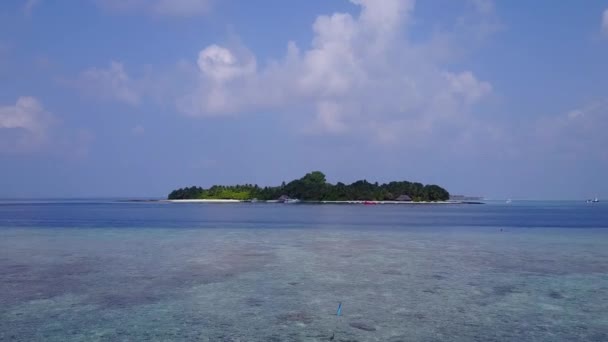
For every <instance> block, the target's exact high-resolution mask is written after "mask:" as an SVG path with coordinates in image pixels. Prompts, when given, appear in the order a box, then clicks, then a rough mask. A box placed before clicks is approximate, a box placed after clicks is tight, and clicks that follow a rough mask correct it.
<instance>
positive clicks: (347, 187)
mask: <svg viewBox="0 0 608 342" xmlns="http://www.w3.org/2000/svg"><path fill="white" fill-rule="evenodd" d="M167 198H168V199H169V200H217V201H239V202H242V201H271V202H287V203H289V202H290V201H303V202H349V201H369V202H380V201H389V202H445V201H448V200H449V199H450V193H449V192H448V191H447V190H445V189H444V188H442V187H440V186H438V185H434V184H430V185H424V184H422V183H417V182H408V181H394V182H389V183H385V184H378V182H375V183H370V182H368V181H367V180H359V181H356V182H354V183H351V184H344V183H341V182H338V183H336V184H331V183H328V182H327V180H326V178H325V174H323V172H321V171H313V172H310V173H307V174H306V175H305V176H304V177H302V178H300V179H296V180H293V181H291V182H289V183H285V182H283V183H282V184H281V185H280V186H270V187H269V186H266V187H260V186H258V185H254V184H244V185H229V186H226V185H214V186H212V187H210V188H208V189H203V188H201V187H197V186H191V187H186V188H181V189H177V190H173V191H172V192H171V193H170V194H169V196H168V197H167Z"/></svg>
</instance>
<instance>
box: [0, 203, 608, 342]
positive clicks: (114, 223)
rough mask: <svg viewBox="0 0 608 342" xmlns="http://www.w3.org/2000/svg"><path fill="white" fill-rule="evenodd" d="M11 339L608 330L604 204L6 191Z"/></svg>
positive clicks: (0, 232)
mask: <svg viewBox="0 0 608 342" xmlns="http://www.w3.org/2000/svg"><path fill="white" fill-rule="evenodd" d="M339 303H342V310H341V315H339V316H338V315H336V309H337V307H338V304H339ZM0 341H393V342H396V341H603V342H605V341H608V203H605V202H600V203H595V204H588V203H584V202H582V201H548V202H541V201H513V202H512V203H510V204H506V203H505V202H500V201H496V202H488V203H486V204H481V205H473V204H469V205H423V204H420V205H419V204H416V205H375V206H364V205H310V204H296V205H284V204H251V203H249V204H248V203H243V204H198V203H196V204H183V203H179V204H178V203H167V202H125V201H120V200H36V201H17V200H2V201H0Z"/></svg>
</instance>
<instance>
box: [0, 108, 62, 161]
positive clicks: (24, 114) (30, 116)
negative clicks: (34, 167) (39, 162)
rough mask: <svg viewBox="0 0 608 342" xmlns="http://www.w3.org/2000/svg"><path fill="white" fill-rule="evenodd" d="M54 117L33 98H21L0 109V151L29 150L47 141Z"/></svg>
mask: <svg viewBox="0 0 608 342" xmlns="http://www.w3.org/2000/svg"><path fill="white" fill-rule="evenodd" d="M53 122H54V117H53V115H52V114H51V113H49V112H48V111H46V110H45V109H44V108H43V106H42V104H41V103H40V102H39V101H38V100H37V99H36V98H34V97H30V96H22V97H19V98H18V99H17V102H16V103H15V104H14V105H8V106H2V107H0V151H3V152H19V151H22V150H31V149H35V148H36V147H39V146H41V145H42V144H44V143H45V142H46V141H47V138H48V130H49V128H50V126H51V125H52V124H53Z"/></svg>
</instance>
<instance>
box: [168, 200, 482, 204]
mask: <svg viewBox="0 0 608 342" xmlns="http://www.w3.org/2000/svg"><path fill="white" fill-rule="evenodd" d="M158 202H168V203H209V204H220V203H222V204H227V203H252V202H251V201H250V200H236V199H179V200H158ZM253 203H261V204H272V203H280V202H278V201H276V200H275V201H257V202H253ZM297 204H363V205H382V204H388V205H408V204H409V205H420V204H442V205H446V204H484V203H483V202H481V201H434V202H413V201H412V202H405V201H301V202H299V203H297Z"/></svg>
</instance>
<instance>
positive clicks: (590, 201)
mask: <svg viewBox="0 0 608 342" xmlns="http://www.w3.org/2000/svg"><path fill="white" fill-rule="evenodd" d="M599 201H600V200H599V199H598V198H597V196H595V198H594V199H588V200H587V203H598V202H599Z"/></svg>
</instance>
